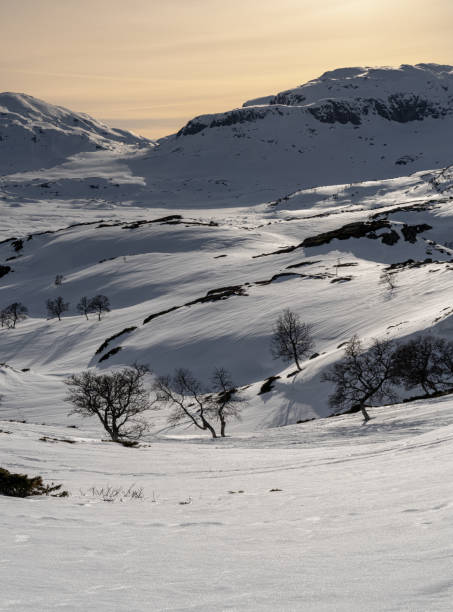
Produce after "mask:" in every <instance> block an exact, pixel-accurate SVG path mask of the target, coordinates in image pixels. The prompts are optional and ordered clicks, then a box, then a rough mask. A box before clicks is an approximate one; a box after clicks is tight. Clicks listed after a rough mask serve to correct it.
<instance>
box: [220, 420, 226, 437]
mask: <svg viewBox="0 0 453 612" xmlns="http://www.w3.org/2000/svg"><path fill="white" fill-rule="evenodd" d="M225 427H226V423H225V419H220V435H221V437H222V438H224V437H225Z"/></svg>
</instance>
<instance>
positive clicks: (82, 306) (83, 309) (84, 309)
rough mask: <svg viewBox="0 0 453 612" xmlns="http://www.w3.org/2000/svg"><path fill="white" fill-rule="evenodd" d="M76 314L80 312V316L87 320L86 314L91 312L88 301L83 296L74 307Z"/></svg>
mask: <svg viewBox="0 0 453 612" xmlns="http://www.w3.org/2000/svg"><path fill="white" fill-rule="evenodd" d="M76 308H77V312H80V314H81V315H85V317H86V318H87V320H88V314H89V313H90V312H93V310H92V309H91V306H90V300H89V299H88V298H87V297H86V296H85V295H84V296H83V297H81V298H80V302H79V303H78V304H77V306H76Z"/></svg>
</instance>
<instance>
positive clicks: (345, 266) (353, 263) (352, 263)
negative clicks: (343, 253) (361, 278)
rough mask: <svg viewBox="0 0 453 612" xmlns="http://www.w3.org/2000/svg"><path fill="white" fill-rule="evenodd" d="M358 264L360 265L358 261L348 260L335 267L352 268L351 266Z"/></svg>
mask: <svg viewBox="0 0 453 612" xmlns="http://www.w3.org/2000/svg"><path fill="white" fill-rule="evenodd" d="M358 265H359V264H358V263H355V262H352V261H351V262H349V263H348V262H347V263H340V264H337V265H336V266H335V267H336V268H350V267H351V266H358Z"/></svg>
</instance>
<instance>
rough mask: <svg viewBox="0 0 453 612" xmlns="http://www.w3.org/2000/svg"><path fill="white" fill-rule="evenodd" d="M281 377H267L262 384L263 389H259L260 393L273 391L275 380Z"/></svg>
mask: <svg viewBox="0 0 453 612" xmlns="http://www.w3.org/2000/svg"><path fill="white" fill-rule="evenodd" d="M279 378H280V376H269V378H266V380H265V381H264V382H263V384H262V385H261V389H260V390H259V391H258V395H263V393H269V391H272V389H273V387H274V382H275V381H276V380H278V379H279Z"/></svg>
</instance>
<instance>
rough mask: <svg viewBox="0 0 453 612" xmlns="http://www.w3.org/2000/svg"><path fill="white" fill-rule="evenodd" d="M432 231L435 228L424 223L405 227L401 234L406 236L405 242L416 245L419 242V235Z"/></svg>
mask: <svg viewBox="0 0 453 612" xmlns="http://www.w3.org/2000/svg"><path fill="white" fill-rule="evenodd" d="M430 229H433V228H432V227H431V225H428V224H427V223H422V224H421V225H403V227H402V228H401V233H402V234H403V236H404V240H406V241H407V242H412V243H414V242H417V234H420V233H421V232H427V231H428V230H430Z"/></svg>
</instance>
